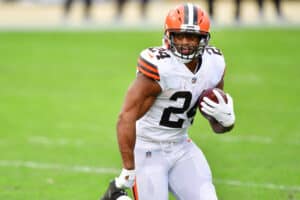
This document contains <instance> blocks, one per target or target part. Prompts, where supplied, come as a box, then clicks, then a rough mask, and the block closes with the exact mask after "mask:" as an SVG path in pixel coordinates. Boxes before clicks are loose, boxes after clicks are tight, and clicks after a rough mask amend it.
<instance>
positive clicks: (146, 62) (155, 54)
mask: <svg viewBox="0 0 300 200" xmlns="http://www.w3.org/2000/svg"><path fill="white" fill-rule="evenodd" d="M167 52H168V50H167V49H165V48H162V47H153V48H148V49H145V50H143V51H142V52H141V54H140V57H139V59H138V64H137V68H138V71H139V72H140V73H142V74H144V75H145V76H147V77H149V78H152V79H154V80H157V81H159V80H160V75H159V70H158V65H159V64H160V63H161V61H162V59H164V58H169V57H171V56H170V55H169V54H168V53H167Z"/></svg>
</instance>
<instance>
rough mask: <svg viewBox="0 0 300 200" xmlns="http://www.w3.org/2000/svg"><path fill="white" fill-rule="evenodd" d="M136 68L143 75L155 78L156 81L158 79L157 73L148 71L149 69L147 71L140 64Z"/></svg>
mask: <svg viewBox="0 0 300 200" xmlns="http://www.w3.org/2000/svg"><path fill="white" fill-rule="evenodd" d="M138 70H139V72H141V73H142V74H144V75H145V76H147V77H149V78H152V79H155V80H157V81H159V80H160V78H159V75H158V74H155V73H153V72H149V71H147V70H146V69H144V68H142V66H138Z"/></svg>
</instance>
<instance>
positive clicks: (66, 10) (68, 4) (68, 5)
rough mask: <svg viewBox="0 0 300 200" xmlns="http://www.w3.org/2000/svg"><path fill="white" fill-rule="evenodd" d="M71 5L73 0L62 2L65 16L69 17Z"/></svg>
mask: <svg viewBox="0 0 300 200" xmlns="http://www.w3.org/2000/svg"><path fill="white" fill-rule="evenodd" d="M72 3H73V0H66V1H65V2H64V13H65V16H67V15H69V13H70V10H71V6H72Z"/></svg>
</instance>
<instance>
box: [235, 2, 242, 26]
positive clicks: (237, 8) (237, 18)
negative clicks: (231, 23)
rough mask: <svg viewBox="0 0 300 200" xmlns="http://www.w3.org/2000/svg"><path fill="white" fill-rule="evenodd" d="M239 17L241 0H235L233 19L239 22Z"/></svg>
mask: <svg viewBox="0 0 300 200" xmlns="http://www.w3.org/2000/svg"><path fill="white" fill-rule="evenodd" d="M240 17H241V0H235V21H236V22H239V21H240Z"/></svg>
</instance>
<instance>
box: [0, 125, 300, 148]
mask: <svg viewBox="0 0 300 200" xmlns="http://www.w3.org/2000/svg"><path fill="white" fill-rule="evenodd" d="M80 127H81V126H80ZM81 128H83V126H82V127H81ZM86 128H88V126H86ZM92 128H96V126H95V127H92V126H91V129H92ZM201 138H203V139H208V138H211V137H210V136H207V135H202V136H201ZM213 140H215V141H221V142H224V143H245V142H246V143H254V144H264V145H269V144H277V143H278V144H279V143H280V144H288V145H300V141H298V140H290V139H289V140H286V141H274V139H273V138H272V137H266V136H258V135H249V136H245V135H244V136H239V135H235V136H230V135H227V136H224V137H215V138H213ZM27 141H28V143H30V144H40V145H45V146H75V147H82V146H85V145H88V144H87V143H86V142H84V140H80V139H70V138H50V137H46V136H30V137H28V138H27ZM0 144H1V140H0Z"/></svg>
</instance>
